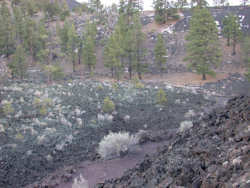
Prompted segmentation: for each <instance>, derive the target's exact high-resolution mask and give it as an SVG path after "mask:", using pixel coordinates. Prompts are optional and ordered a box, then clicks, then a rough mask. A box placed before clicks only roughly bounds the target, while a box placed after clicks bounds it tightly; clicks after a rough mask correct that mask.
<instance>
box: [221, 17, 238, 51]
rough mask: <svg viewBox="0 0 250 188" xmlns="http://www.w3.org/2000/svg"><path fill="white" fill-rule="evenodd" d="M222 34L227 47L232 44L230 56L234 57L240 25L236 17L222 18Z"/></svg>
mask: <svg viewBox="0 0 250 188" xmlns="http://www.w3.org/2000/svg"><path fill="white" fill-rule="evenodd" d="M222 33H223V35H224V37H226V39H227V46H230V41H232V42H233V52H232V55H235V54H236V45H237V43H238V42H239V39H240V36H241V30H240V24H239V21H238V18H237V16H235V15H232V14H229V15H228V16H227V17H225V18H224V20H223V29H222Z"/></svg>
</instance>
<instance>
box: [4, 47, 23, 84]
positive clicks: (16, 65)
mask: <svg viewBox="0 0 250 188" xmlns="http://www.w3.org/2000/svg"><path fill="white" fill-rule="evenodd" d="M25 57H26V54H25V51H24V47H23V46H21V45H18V46H17V48H16V51H15V53H14V55H13V57H12V60H11V62H10V63H9V64H8V67H9V68H10V70H11V74H12V77H17V78H20V79H23V78H24V77H25V74H26V71H27V62H26V58H25Z"/></svg>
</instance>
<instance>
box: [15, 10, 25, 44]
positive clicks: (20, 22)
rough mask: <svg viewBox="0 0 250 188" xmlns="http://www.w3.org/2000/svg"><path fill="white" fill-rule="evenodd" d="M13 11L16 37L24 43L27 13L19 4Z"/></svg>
mask: <svg viewBox="0 0 250 188" xmlns="http://www.w3.org/2000/svg"><path fill="white" fill-rule="evenodd" d="M13 13H14V23H15V24H14V25H15V39H16V40H18V41H19V42H20V43H23V41H24V33H25V15H24V13H23V11H22V9H21V8H20V7H19V6H15V7H14V8H13Z"/></svg>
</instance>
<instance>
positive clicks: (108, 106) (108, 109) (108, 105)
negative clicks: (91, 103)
mask: <svg viewBox="0 0 250 188" xmlns="http://www.w3.org/2000/svg"><path fill="white" fill-rule="evenodd" d="M102 110H103V112H104V113H112V112H113V111H114V110H115V104H114V102H113V101H112V100H111V99H110V98H109V97H106V98H105V99H104V101H103V106H102Z"/></svg>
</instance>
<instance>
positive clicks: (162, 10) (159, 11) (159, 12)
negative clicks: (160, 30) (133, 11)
mask: <svg viewBox="0 0 250 188" xmlns="http://www.w3.org/2000/svg"><path fill="white" fill-rule="evenodd" d="M153 4H154V10H155V21H156V22H157V23H159V24H164V23H166V21H167V8H168V5H167V1H166V0H154V2H153Z"/></svg>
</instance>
